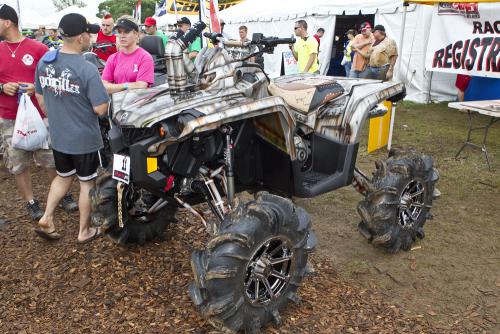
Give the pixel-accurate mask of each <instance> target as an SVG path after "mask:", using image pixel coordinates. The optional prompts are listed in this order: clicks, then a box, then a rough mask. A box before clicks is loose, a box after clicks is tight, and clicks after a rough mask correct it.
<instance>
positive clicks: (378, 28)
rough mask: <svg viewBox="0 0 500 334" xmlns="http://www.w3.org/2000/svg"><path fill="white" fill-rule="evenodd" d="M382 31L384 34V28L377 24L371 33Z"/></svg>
mask: <svg viewBox="0 0 500 334" xmlns="http://www.w3.org/2000/svg"><path fill="white" fill-rule="evenodd" d="M377 30H379V31H382V32H385V27H384V26H383V25H381V24H377V25H376V26H375V27H373V31H377Z"/></svg>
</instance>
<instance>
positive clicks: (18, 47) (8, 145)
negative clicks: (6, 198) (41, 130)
mask: <svg viewBox="0 0 500 334" xmlns="http://www.w3.org/2000/svg"><path fill="white" fill-rule="evenodd" d="M0 38H2V39H3V41H2V42H0V59H1V61H0V136H1V137H2V145H3V147H2V148H3V153H4V155H3V158H4V163H5V166H6V167H7V169H8V170H9V172H10V173H11V174H13V175H14V176H15V178H16V184H17V188H18V190H19V192H20V194H21V196H22V197H23V198H24V200H25V201H26V202H27V204H26V208H27V210H28V212H29V214H30V216H31V218H32V219H33V220H38V219H40V217H42V215H43V210H42V209H41V208H40V204H39V202H38V201H37V200H36V199H35V198H34V196H33V188H32V183H31V172H30V159H31V157H33V158H34V160H35V163H36V164H37V165H38V166H42V167H44V168H46V169H47V172H48V174H49V178H50V179H51V180H52V179H53V178H54V177H55V175H56V172H55V169H54V167H55V164H54V157H53V155H52V150H43V149H41V150H38V151H34V152H28V151H23V150H19V149H16V148H14V147H12V133H13V132H14V124H15V121H16V115H17V109H18V102H17V99H18V93H19V90H20V89H22V90H24V91H26V92H27V93H28V95H30V96H31V100H32V101H33V103H34V104H35V106H36V107H37V109H38V110H39V111H40V106H39V105H38V102H37V101H36V98H35V97H34V94H35V86H34V85H33V82H34V80H35V70H36V65H37V64H38V61H39V60H40V59H41V58H42V56H43V55H44V54H45V53H46V52H47V50H48V49H47V46H45V45H43V44H42V43H40V42H37V41H35V40H31V39H29V38H24V37H23V36H22V35H21V33H20V32H19V27H18V16H17V13H16V11H15V10H14V9H13V8H12V7H10V6H7V5H2V4H0ZM40 114H41V115H42V117H44V115H43V114H42V113H41V112H40ZM62 204H63V206H64V208H65V209H66V211H74V210H76V209H77V208H78V206H77V205H76V203H75V201H74V200H73V198H72V197H71V195H70V194H67V195H66V196H65V198H64V199H63V201H62Z"/></svg>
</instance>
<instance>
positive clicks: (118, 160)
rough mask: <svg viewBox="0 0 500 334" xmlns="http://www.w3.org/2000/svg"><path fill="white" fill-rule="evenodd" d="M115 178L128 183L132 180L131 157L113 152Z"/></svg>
mask: <svg viewBox="0 0 500 334" xmlns="http://www.w3.org/2000/svg"><path fill="white" fill-rule="evenodd" d="M113 179H115V180H118V181H121V182H124V183H126V184H128V183H129V182H130V157H128V156H126V155H120V154H113Z"/></svg>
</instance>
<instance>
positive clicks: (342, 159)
mask: <svg viewBox="0 0 500 334" xmlns="http://www.w3.org/2000/svg"><path fill="white" fill-rule="evenodd" d="M204 28H205V25H204V24H203V23H201V22H199V23H196V24H195V25H194V26H193V27H192V28H191V30H189V31H188V32H187V33H186V34H185V35H183V36H179V37H178V38H172V39H171V40H169V42H168V44H167V47H166V51H165V53H166V67H167V72H168V77H167V80H168V87H167V86H166V85H165V86H159V87H153V88H148V89H142V90H134V91H127V92H123V93H118V94H113V108H112V110H113V112H112V114H111V113H110V115H109V120H110V130H109V132H108V133H107V134H106V135H107V139H108V140H109V144H110V147H111V151H112V153H113V166H112V168H109V169H108V170H107V171H106V172H105V173H103V174H102V175H100V176H99V177H98V179H97V182H96V187H95V188H94V189H93V190H92V192H91V201H92V210H93V212H92V219H93V221H94V223H96V224H98V225H101V226H102V229H103V230H104V231H105V233H107V235H108V236H110V237H111V238H112V239H113V240H115V241H116V242H117V243H120V244H126V243H129V242H136V243H139V244H142V243H144V242H146V241H147V240H150V239H153V238H155V237H161V235H162V233H163V232H164V230H165V228H166V226H167V224H169V223H171V222H173V221H174V216H175V212H176V210H177V209H178V208H179V207H183V208H186V209H187V210H188V211H189V212H192V213H193V214H194V215H195V216H196V217H197V218H198V219H199V220H200V221H201V222H202V224H203V225H204V226H205V228H206V230H207V232H208V233H209V234H210V239H209V241H208V242H207V244H206V246H205V248H204V249H202V250H196V251H194V253H193V255H192V259H191V266H192V269H193V272H194V282H192V283H191V285H190V288H189V293H190V295H191V298H192V300H193V302H194V304H195V305H196V306H197V307H198V308H199V310H200V311H201V314H202V315H203V316H204V317H206V318H207V319H209V321H210V323H212V324H213V325H214V326H216V327H218V328H220V329H224V330H230V331H239V330H242V331H245V332H251V333H253V332H256V331H259V329H260V328H262V327H263V326H265V325H266V324H267V323H269V322H270V321H273V322H274V323H275V324H279V323H280V312H281V311H283V310H284V309H285V308H286V306H287V304H288V302H289V301H294V302H296V301H298V300H299V298H298V296H297V289H298V287H299V286H300V285H301V282H302V280H303V278H304V276H305V275H306V274H307V273H308V271H309V269H308V268H309V266H308V256H309V254H310V253H311V252H312V251H313V250H314V248H315V246H316V237H315V235H314V233H313V231H312V230H311V218H310V216H309V214H308V213H307V212H306V211H305V210H304V209H302V208H301V207H298V206H296V205H295V204H294V203H293V202H292V201H291V200H290V198H292V197H293V196H296V197H302V198H310V197H315V196H318V195H321V194H324V193H327V192H330V191H333V190H335V189H337V188H340V187H344V186H347V185H350V184H353V185H354V187H355V188H356V189H357V190H358V191H359V192H360V193H361V194H362V195H363V196H364V198H363V200H362V201H361V202H360V204H359V206H358V211H359V213H360V214H361V217H362V221H361V223H360V225H359V228H360V231H361V232H362V233H363V235H364V236H366V237H367V238H368V239H369V240H371V241H372V243H374V244H376V245H379V246H383V247H386V248H388V249H389V250H391V251H397V250H398V249H400V248H401V249H405V250H407V249H409V248H410V247H411V244H412V243H413V242H414V241H415V240H416V238H417V237H418V238H422V237H423V236H424V232H423V225H424V223H425V220H426V219H427V216H428V214H429V210H430V208H431V206H432V200H433V197H432V195H433V190H434V184H435V182H436V181H437V179H438V174H437V171H436V170H435V169H434V167H433V159H432V158H431V157H430V156H426V155H422V154H419V153H418V152H416V151H408V152H404V151H395V150H393V151H391V152H390V154H389V158H388V160H387V161H385V162H382V161H380V162H378V163H377V165H376V167H377V169H376V172H375V173H374V175H373V177H368V176H367V175H366V174H364V173H363V172H362V171H361V170H359V169H358V168H357V167H356V166H355V163H356V156H357V153H358V148H359V141H360V133H361V129H362V127H363V123H364V122H365V120H366V119H368V118H370V117H377V116H380V115H382V114H384V113H385V112H387V109H386V108H384V107H382V106H381V105H380V104H379V103H380V102H381V101H384V100H391V101H397V100H400V99H402V98H403V97H404V95H405V88H404V86H403V84H401V83H396V82H381V81H377V80H358V79H349V78H333V77H328V76H322V75H314V74H296V75H288V76H283V77H279V78H276V79H274V80H270V79H269V78H268V77H267V76H266V74H265V72H264V71H263V70H262V69H261V67H260V66H259V65H257V64H255V63H250V62H247V61H246V59H232V58H231V57H230V56H229V54H228V53H227V52H226V50H224V49H223V48H204V49H202V50H201V52H200V53H199V55H198V56H197V58H196V61H195V62H194V63H193V62H192V61H190V60H189V58H188V56H187V51H186V49H187V47H188V45H189V44H190V43H191V42H192V41H193V40H194V39H195V38H196V37H197V36H198V35H200V33H201V32H202V30H203V29H204ZM209 37H210V38H212V39H213V40H214V44H216V43H215V42H217V41H218V40H220V36H218V35H216V34H215V35H209ZM293 42H294V39H293V38H292V39H291V38H283V39H281V38H276V37H267V38H266V37H264V36H262V35H261V34H255V35H254V36H253V39H252V41H251V42H249V43H251V44H252V45H253V46H256V47H257V49H258V50H256V53H261V54H262V53H264V52H273V49H274V48H275V47H276V46H277V45H279V44H289V43H293ZM256 55H257V54H251V55H249V56H248V57H247V58H250V57H252V56H256ZM242 191H248V192H252V193H255V199H254V200H250V201H247V200H244V199H242V198H240V197H238V196H236V194H238V193H240V192H242ZM200 203H205V208H206V210H205V211H204V210H203V209H200V207H203V205H201V206H195V205H196V204H200ZM207 212H208V213H207Z"/></svg>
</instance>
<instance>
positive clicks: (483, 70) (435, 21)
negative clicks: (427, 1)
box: [425, 3, 500, 78]
mask: <svg viewBox="0 0 500 334" xmlns="http://www.w3.org/2000/svg"><path fill="white" fill-rule="evenodd" d="M425 68H426V69H427V70H428V71H437V72H448V73H457V74H467V75H473V76H480V77H496V78H500V3H440V4H438V5H435V8H434V13H433V17H432V25H431V31H430V35H429V44H428V46H427V55H426V61H425Z"/></svg>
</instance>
